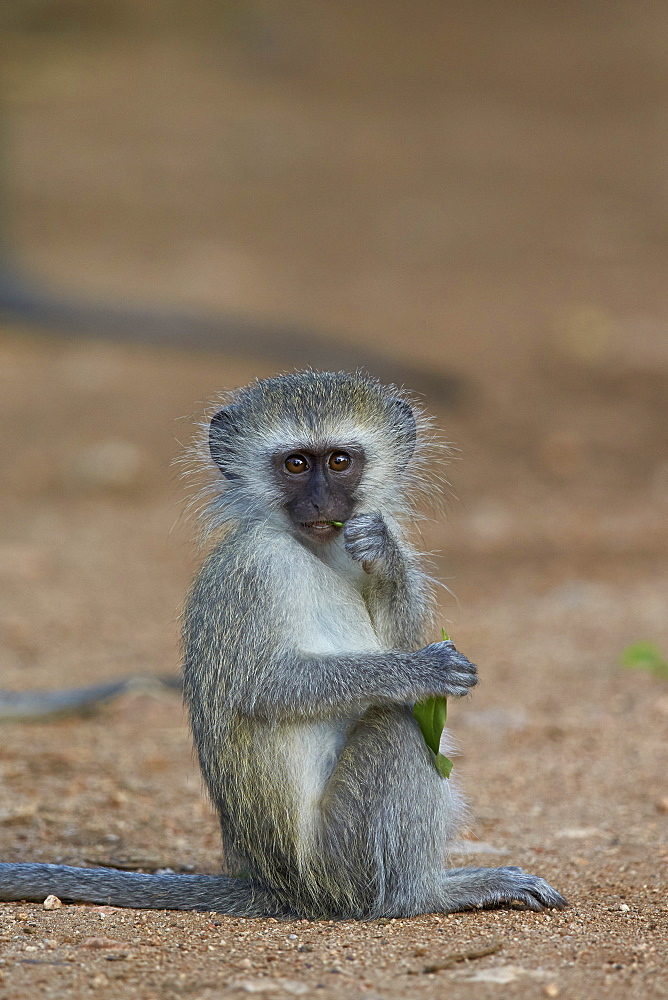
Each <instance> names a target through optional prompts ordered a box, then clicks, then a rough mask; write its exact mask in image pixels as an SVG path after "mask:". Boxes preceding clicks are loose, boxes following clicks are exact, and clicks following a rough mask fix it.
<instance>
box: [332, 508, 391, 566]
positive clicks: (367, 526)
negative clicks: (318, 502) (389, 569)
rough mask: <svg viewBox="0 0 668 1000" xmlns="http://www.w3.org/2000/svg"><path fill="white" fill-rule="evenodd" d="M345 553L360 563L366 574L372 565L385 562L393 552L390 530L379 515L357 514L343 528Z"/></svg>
mask: <svg viewBox="0 0 668 1000" xmlns="http://www.w3.org/2000/svg"><path fill="white" fill-rule="evenodd" d="M343 534H344V538H345V546H346V552H347V553H348V555H349V556H350V558H351V559H354V560H355V562H361V563H362V566H363V567H364V569H365V570H366V571H367V573H369V572H371V569H372V568H373V564H374V563H377V562H379V560H386V559H387V558H388V556H389V555H390V554H391V553H392V552H393V551H394V550H395V547H396V546H395V542H394V539H393V538H392V535H391V534H390V530H389V528H388V527H387V525H386V524H385V521H384V520H383V518H382V517H381V515H380V514H358V515H357V517H351V518H350V520H349V521H346V523H345V525H344V527H343Z"/></svg>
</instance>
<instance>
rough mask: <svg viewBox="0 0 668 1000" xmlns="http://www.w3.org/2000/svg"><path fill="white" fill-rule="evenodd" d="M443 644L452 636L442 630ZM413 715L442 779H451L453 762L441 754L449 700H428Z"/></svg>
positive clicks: (422, 702) (417, 705)
mask: <svg viewBox="0 0 668 1000" xmlns="http://www.w3.org/2000/svg"><path fill="white" fill-rule="evenodd" d="M441 636H442V639H443V642H448V641H449V639H450V636H449V635H448V633H447V632H446V631H445V629H441ZM413 715H414V716H415V718H416V719H417V721H418V723H419V725H420V729H421V730H422V735H423V736H424V741H425V743H426V744H427V746H428V747H429V749H430V750H431V752H432V753H433V755H434V765H435V767H436V770H437V771H438V773H439V774H440V775H441V777H442V778H449V777H450V773H451V771H452V761H451V760H450V758H449V757H446V756H445V754H442V753H441V752H440V749H439V748H440V745H441V733H442V732H443V730H444V728H445V721H446V719H447V717H448V701H447V698H426V699H425V700H424V701H419V702H418V703H417V704H416V705H414V706H413Z"/></svg>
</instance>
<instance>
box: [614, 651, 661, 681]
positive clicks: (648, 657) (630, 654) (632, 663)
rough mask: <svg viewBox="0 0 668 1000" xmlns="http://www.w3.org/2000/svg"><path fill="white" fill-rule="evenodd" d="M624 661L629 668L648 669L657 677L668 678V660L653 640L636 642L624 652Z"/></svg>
mask: <svg viewBox="0 0 668 1000" xmlns="http://www.w3.org/2000/svg"><path fill="white" fill-rule="evenodd" d="M622 663H623V665H624V666H625V667H628V668H629V670H647V672H648V673H650V674H654V675H655V676H656V677H664V678H665V679H666V680H668V660H666V659H665V658H664V657H663V656H662V655H661V650H660V649H659V647H658V646H655V645H654V643H653V642H634V644H633V645H632V646H627V647H626V649H625V650H624V652H623V653H622Z"/></svg>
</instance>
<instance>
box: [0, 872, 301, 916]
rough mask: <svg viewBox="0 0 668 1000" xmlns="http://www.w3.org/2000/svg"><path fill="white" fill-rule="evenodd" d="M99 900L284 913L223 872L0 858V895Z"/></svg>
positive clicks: (268, 896) (258, 888)
mask: <svg viewBox="0 0 668 1000" xmlns="http://www.w3.org/2000/svg"><path fill="white" fill-rule="evenodd" d="M51 894H53V895H54V896H58V898H59V899H60V900H62V901H63V902H76V903H100V904H102V905H104V904H106V905H109V906H128V907H132V908H135V909H147V910H204V911H216V912H218V913H223V914H226V915H228V916H232V917H270V916H289V913H288V912H287V910H286V908H285V906H283V905H282V904H281V902H280V901H279V900H278V899H277V898H276V897H275V896H274V895H273V894H272V892H271V891H270V890H269V889H266V888H265V887H264V886H262V885H261V884H260V883H258V882H255V881H253V880H252V879H244V878H231V877H230V876H229V875H181V874H171V873H167V872H164V873H161V874H158V875H145V874H142V873H141V872H124V871H116V870H115V869H112V868H71V867H69V866H68V865H41V864H32V863H26V864H23V863H19V864H6V863H0V900H19V899H21V900H26V901H32V902H39V903H41V902H42V901H43V900H44V899H46V897H47V896H49V895H51Z"/></svg>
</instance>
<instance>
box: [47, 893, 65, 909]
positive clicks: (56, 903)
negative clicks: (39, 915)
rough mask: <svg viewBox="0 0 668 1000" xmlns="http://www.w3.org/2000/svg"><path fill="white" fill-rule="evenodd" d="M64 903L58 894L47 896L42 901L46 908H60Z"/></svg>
mask: <svg viewBox="0 0 668 1000" xmlns="http://www.w3.org/2000/svg"><path fill="white" fill-rule="evenodd" d="M62 905H63V904H62V901H61V900H60V899H58V897H57V896H47V897H46V899H45V900H44V902H43V903H42V907H43V908H44V909H45V910H59V909H60V907H61V906H62Z"/></svg>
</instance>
